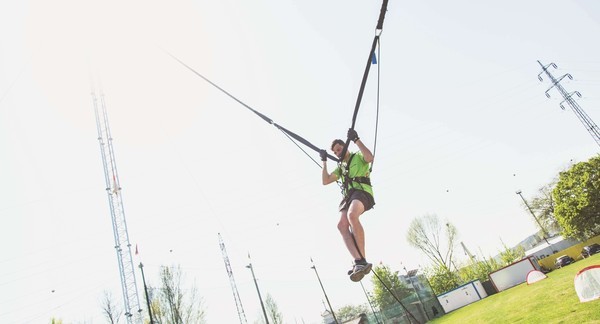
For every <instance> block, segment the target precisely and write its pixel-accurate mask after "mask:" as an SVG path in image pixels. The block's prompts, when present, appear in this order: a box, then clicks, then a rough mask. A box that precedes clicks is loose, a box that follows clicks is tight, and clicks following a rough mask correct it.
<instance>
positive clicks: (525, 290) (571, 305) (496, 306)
mask: <svg viewBox="0 0 600 324" xmlns="http://www.w3.org/2000/svg"><path fill="white" fill-rule="evenodd" d="M593 264H600V254H596V255H593V256H592V257H590V258H587V259H583V260H579V261H577V262H575V263H573V264H570V265H568V266H566V267H564V268H562V269H557V270H554V271H552V272H550V273H548V274H547V275H548V278H547V279H544V280H542V281H539V282H537V283H535V284H532V285H529V286H528V285H527V283H523V284H520V285H518V286H515V287H513V288H510V289H508V290H505V291H503V292H500V293H497V294H495V295H492V296H489V297H487V298H484V299H482V300H480V301H478V302H475V303H473V304H471V305H468V306H465V307H462V308H460V309H457V310H455V311H453V312H451V313H449V314H446V315H444V316H442V317H440V318H438V319H436V320H433V321H430V322H429V323H435V324H441V323H443V324H446V323H463V324H466V323H600V300H594V301H590V302H587V303H581V302H579V298H578V297H577V293H576V292H575V286H574V284H573V281H574V279H575V274H577V272H579V270H581V269H583V268H585V267H587V266H590V265H593Z"/></svg>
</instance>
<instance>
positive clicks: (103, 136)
mask: <svg viewBox="0 0 600 324" xmlns="http://www.w3.org/2000/svg"><path fill="white" fill-rule="evenodd" d="M92 99H93V103H94V112H95V114H96V127H97V128H98V141H99V142H100V152H101V154H102V165H103V166H104V178H105V181H106V193H107V194H108V203H109V205H110V214H111V218H112V226H113V234H114V238H115V250H116V252H117V261H118V263H119V274H120V275H121V289H122V291H123V302H124V304H125V309H124V311H125V317H126V319H127V323H130V324H132V323H142V309H141V308H140V300H139V297H138V290H137V283H136V280H135V266H134V264H133V259H132V255H131V244H130V243H129V234H128V233H127V222H126V221H125V211H124V209H123V200H122V197H121V185H120V183H119V175H118V173H117V163H116V161H115V153H114V150H113V146H112V136H111V134H110V127H109V125H108V115H107V113H106V105H105V102H104V93H102V91H101V90H100V99H99V100H98V96H97V95H96V90H95V88H94V87H93V86H92ZM98 101H99V102H98ZM134 312H135V314H134Z"/></svg>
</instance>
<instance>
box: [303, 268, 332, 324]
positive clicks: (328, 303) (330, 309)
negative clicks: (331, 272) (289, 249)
mask: <svg viewBox="0 0 600 324" xmlns="http://www.w3.org/2000/svg"><path fill="white" fill-rule="evenodd" d="M310 262H311V263H312V267H310V268H311V269H313V270H315V274H316V275H317V279H318V280H319V285H321V290H323V295H325V300H327V305H329V311H330V312H331V315H332V316H333V320H334V321H335V323H336V324H338V323H339V322H338V320H337V318H336V317H335V312H334V311H333V308H332V307H331V303H330V302H329V297H327V293H326V292H325V288H323V283H322V282H321V277H319V273H318V272H317V267H316V266H315V262H314V261H313V259H312V258H310Z"/></svg>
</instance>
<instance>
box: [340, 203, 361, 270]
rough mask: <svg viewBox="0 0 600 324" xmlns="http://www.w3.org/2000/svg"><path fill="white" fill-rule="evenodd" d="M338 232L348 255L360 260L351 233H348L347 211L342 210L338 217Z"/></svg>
mask: <svg viewBox="0 0 600 324" xmlns="http://www.w3.org/2000/svg"><path fill="white" fill-rule="evenodd" d="M337 227H338V230H339V231H340V234H342V239H343V240H344V244H345V245H346V249H348V252H350V255H352V257H353V258H354V259H355V260H356V259H360V254H359V253H358V250H357V249H356V244H355V243H354V240H353V239H352V232H351V231H350V222H349V221H348V213H347V210H343V211H342V212H341V215H340V221H339V222H338V226H337Z"/></svg>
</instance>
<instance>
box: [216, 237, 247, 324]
mask: <svg viewBox="0 0 600 324" xmlns="http://www.w3.org/2000/svg"><path fill="white" fill-rule="evenodd" d="M218 234H219V246H220V247H221V253H222V254H223V261H224V262H225V269H226V270H227V276H228V277H229V283H230V284H231V290H232V291H233V299H234V300H235V307H236V308H237V312H238V317H239V319H240V324H244V323H248V321H247V320H246V314H245V313H244V307H243V306H242V300H241V299H240V294H239V293H238V289H237V285H236V284H235V278H233V270H232V269H231V264H230V263H229V257H228V256H227V250H225V242H223V238H222V237H221V233H218Z"/></svg>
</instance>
